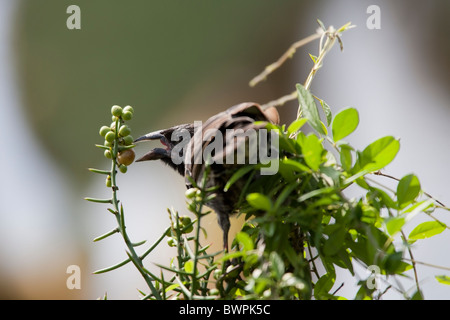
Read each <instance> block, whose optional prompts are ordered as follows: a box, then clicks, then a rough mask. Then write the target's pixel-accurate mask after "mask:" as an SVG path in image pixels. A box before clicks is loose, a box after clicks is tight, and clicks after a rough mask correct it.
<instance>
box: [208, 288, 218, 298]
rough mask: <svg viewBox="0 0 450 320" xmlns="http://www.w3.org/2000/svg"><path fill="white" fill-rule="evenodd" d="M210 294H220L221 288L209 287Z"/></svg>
mask: <svg viewBox="0 0 450 320" xmlns="http://www.w3.org/2000/svg"><path fill="white" fill-rule="evenodd" d="M209 295H211V296H218V295H219V289H217V288H211V289H209Z"/></svg>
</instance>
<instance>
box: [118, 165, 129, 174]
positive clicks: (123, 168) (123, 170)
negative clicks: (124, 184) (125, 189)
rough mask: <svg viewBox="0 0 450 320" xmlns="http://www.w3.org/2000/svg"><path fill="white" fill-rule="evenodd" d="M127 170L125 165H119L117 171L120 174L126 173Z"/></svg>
mask: <svg viewBox="0 0 450 320" xmlns="http://www.w3.org/2000/svg"><path fill="white" fill-rule="evenodd" d="M127 170H128V168H127V166H126V165H124V164H121V165H120V166H119V171H120V172H122V173H126V172H127Z"/></svg>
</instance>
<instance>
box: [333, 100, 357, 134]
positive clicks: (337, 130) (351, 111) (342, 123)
mask: <svg viewBox="0 0 450 320" xmlns="http://www.w3.org/2000/svg"><path fill="white" fill-rule="evenodd" d="M358 124H359V115H358V111H357V110H356V109H355V108H347V109H344V110H342V111H341V112H339V113H338V114H337V115H336V116H335V117H334V120H333V125H332V129H331V131H332V133H333V140H334V141H339V140H341V139H343V138H345V137H346V136H348V135H349V134H350V133H352V132H353V131H355V129H356V127H357V126H358Z"/></svg>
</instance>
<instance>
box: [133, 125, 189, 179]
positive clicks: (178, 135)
mask: <svg viewBox="0 0 450 320" xmlns="http://www.w3.org/2000/svg"><path fill="white" fill-rule="evenodd" d="M193 134H194V125H193V124H182V125H178V126H174V127H171V128H168V129H163V130H159V131H154V132H150V133H147V134H146V135H143V136H142V137H139V138H137V139H136V140H135V141H134V142H140V141H145V140H159V141H160V142H161V143H162V145H163V146H164V148H154V149H152V150H150V151H149V152H147V153H146V154H145V155H143V156H142V157H141V158H139V159H137V160H136V162H140V161H147V160H161V161H163V162H164V163H166V164H168V165H169V166H170V167H172V168H174V169H175V170H176V171H178V172H179V173H180V174H181V175H183V176H184V170H185V166H184V158H183V156H184V155H183V154H181V153H180V154H174V153H173V152H172V151H173V150H174V148H176V146H177V145H178V144H180V143H183V144H187V142H189V141H187V140H186V139H190V138H191V137H192V136H193ZM175 150H177V149H175ZM179 150H180V149H179ZM181 150H183V148H181Z"/></svg>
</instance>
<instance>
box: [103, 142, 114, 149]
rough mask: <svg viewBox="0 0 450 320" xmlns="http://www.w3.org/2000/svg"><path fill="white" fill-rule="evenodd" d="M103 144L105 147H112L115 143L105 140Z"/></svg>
mask: <svg viewBox="0 0 450 320" xmlns="http://www.w3.org/2000/svg"><path fill="white" fill-rule="evenodd" d="M103 145H104V146H105V147H112V145H113V143H112V142H109V141H106V140H105V143H104V144H103Z"/></svg>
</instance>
